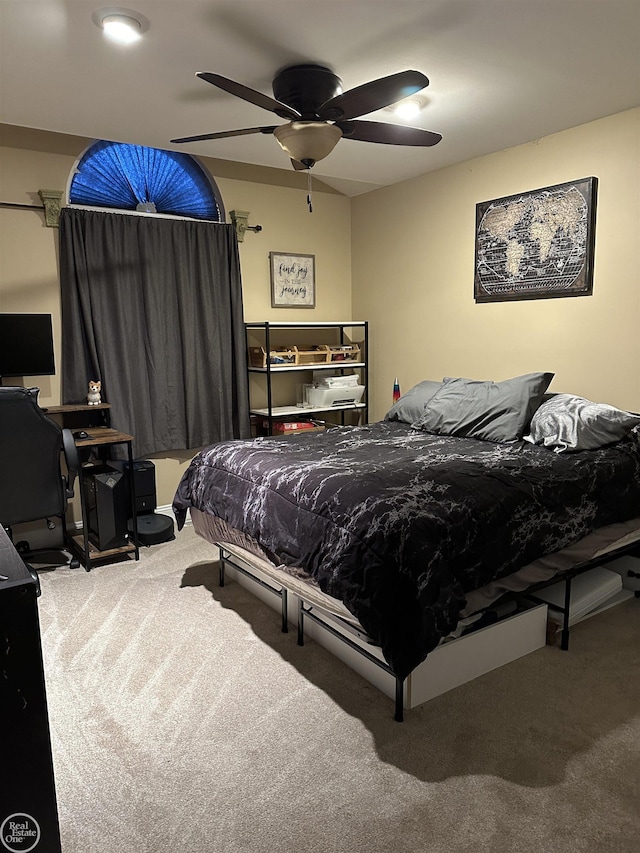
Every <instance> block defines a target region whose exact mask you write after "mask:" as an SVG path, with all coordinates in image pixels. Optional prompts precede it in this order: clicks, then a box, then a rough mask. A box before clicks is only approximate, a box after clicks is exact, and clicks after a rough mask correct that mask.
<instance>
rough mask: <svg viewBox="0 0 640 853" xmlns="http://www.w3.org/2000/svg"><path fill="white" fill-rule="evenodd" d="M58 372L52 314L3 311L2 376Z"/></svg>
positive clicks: (0, 328)
mask: <svg viewBox="0 0 640 853" xmlns="http://www.w3.org/2000/svg"><path fill="white" fill-rule="evenodd" d="M55 372H56V367H55V361H54V358H53V329H52V324H51V314H0V379H1V378H2V377H4V376H52V375H53V374H54V373H55Z"/></svg>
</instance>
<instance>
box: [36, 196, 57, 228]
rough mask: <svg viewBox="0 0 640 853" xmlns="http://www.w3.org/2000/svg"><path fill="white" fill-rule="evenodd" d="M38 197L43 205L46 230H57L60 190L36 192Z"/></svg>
mask: <svg viewBox="0 0 640 853" xmlns="http://www.w3.org/2000/svg"><path fill="white" fill-rule="evenodd" d="M38 195H39V196H40V198H41V199H42V204H43V205H44V224H45V225H46V226H47V228H57V227H58V226H59V225H60V207H61V204H62V190H38Z"/></svg>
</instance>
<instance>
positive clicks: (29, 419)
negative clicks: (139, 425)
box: [0, 386, 79, 568]
mask: <svg viewBox="0 0 640 853" xmlns="http://www.w3.org/2000/svg"><path fill="white" fill-rule="evenodd" d="M39 391H40V389H39V388H18V387H10V386H7V387H3V386H0V524H2V526H3V527H4V528H5V530H6V531H7V533H8V535H9V538H10V539H11V540H12V541H13V535H12V526H13V525H14V524H23V523H26V522H29V521H39V520H42V519H46V520H47V524H48V526H49V528H50V529H53V527H55V524H54V522H53V521H52V519H53V518H59V519H60V521H61V523H62V529H63V531H64V530H65V513H66V510H67V502H68V500H69V499H70V498H72V497H73V486H74V482H75V478H76V475H77V473H78V454H77V451H76V446H75V442H74V440H73V435H72V434H71V431H70V430H68V429H61V428H60V427H59V426H58V424H56V423H55V422H54V421H52V420H50V419H49V418H48V417H47V416H46V415H45V413H44V411H43V410H42V409H41V408H40V406H39V405H38V394H39ZM63 452H64V456H65V459H66V467H67V474H66V476H65V474H64V473H63V470H62V465H61V461H62V453H63ZM14 544H15V547H16V550H17V551H18V552H19V553H20V555H21V556H22V559H23V560H24V561H25V563H29V562H30V561H31V562H34V563H45V564H46V563H49V564H50V567H53V566H54V565H64V564H65V563H68V564H69V565H70V566H71V567H72V568H76V567H77V566H78V565H79V563H78V560H77V559H75V558H74V557H72V556H71V555H66V559H64V560H61V559H60V558H61V556H62V553H61V552H64V551H66V549H65V548H64V546H61V547H54V548H46V549H45V548H38V549H33V550H31V549H30V548H29V546H28V543H26V542H18V543H14ZM54 552H55V555H54ZM56 556H57V559H56ZM52 564H53V565H52Z"/></svg>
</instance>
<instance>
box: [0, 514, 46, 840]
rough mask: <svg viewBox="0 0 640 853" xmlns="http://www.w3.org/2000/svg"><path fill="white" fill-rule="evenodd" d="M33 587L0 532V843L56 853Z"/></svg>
mask: <svg viewBox="0 0 640 853" xmlns="http://www.w3.org/2000/svg"><path fill="white" fill-rule="evenodd" d="M37 595H38V583H37V580H36V579H35V578H34V577H32V576H31V574H30V572H29V571H28V569H27V567H26V566H25V564H24V563H23V562H22V560H21V559H20V558H19V557H18V554H17V552H16V550H15V548H14V547H13V545H12V544H11V542H10V541H9V538H8V537H7V535H6V533H5V531H4V529H3V528H2V527H0V674H1V677H0V729H1V731H0V837H1V839H2V845H3V847H6V848H7V850H34V851H36V853H60V851H61V846H60V829H59V824H58V806H57V801H56V790H55V779H54V773H53V761H52V755H51V739H50V733H49V716H48V711H47V698H46V692H45V683H44V671H43V666H42V647H41V643H40V622H39V619H38V606H37Z"/></svg>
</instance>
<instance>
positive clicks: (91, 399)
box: [87, 381, 102, 406]
mask: <svg viewBox="0 0 640 853" xmlns="http://www.w3.org/2000/svg"><path fill="white" fill-rule="evenodd" d="M101 390H102V382H100V381H98V382H93V381H91V382H89V393H88V394H87V403H88V404H89V405H90V406H99V405H100V403H101V402H102V398H101V397H100V391H101Z"/></svg>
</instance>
